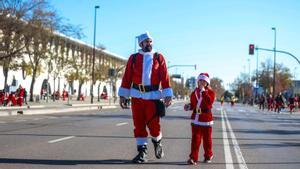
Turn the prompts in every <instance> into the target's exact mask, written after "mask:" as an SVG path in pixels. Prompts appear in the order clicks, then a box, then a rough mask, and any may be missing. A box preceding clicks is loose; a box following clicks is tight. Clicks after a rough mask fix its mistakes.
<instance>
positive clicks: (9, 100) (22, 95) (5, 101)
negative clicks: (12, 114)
mask: <svg viewBox="0 0 300 169" xmlns="http://www.w3.org/2000/svg"><path fill="white" fill-rule="evenodd" d="M26 98H27V91H26V90H25V88H23V87H22V85H19V88H18V89H17V90H16V91H14V92H13V91H12V92H9V90H8V86H6V87H5V89H4V90H0V105H3V106H17V105H18V106H22V105H23V104H24V103H25V104H27V99H26Z"/></svg>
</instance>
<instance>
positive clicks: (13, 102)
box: [0, 85, 108, 106]
mask: <svg viewBox="0 0 300 169" xmlns="http://www.w3.org/2000/svg"><path fill="white" fill-rule="evenodd" d="M75 93H76V91H75ZM47 97H48V93H47V90H45V89H41V92H40V99H44V100H45V98H47ZM68 97H69V92H68V91H67V90H66V89H63V91H62V94H60V92H59V91H55V92H53V94H52V95H51V98H52V99H55V100H59V99H62V100H63V101H66V100H68ZM85 98H86V97H85V95H84V94H83V93H81V94H80V96H79V99H80V101H84V100H85ZM100 98H101V99H108V96H107V93H105V92H103V93H101V95H100ZM23 104H26V105H27V90H26V89H25V88H23V87H22V85H19V88H18V89H17V90H15V91H10V90H9V86H6V87H5V88H4V89H3V90H0V106H22V105H23Z"/></svg>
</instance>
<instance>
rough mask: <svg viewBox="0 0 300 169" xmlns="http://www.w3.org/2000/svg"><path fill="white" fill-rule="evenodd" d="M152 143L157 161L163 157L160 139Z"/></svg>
mask: <svg viewBox="0 0 300 169" xmlns="http://www.w3.org/2000/svg"><path fill="white" fill-rule="evenodd" d="M152 143H153V145H154V152H155V157H156V158H157V159H161V158H162V157H164V151H163V148H162V144H161V139H160V140H159V141H155V140H154V139H152Z"/></svg>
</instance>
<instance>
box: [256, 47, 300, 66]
mask: <svg viewBox="0 0 300 169" xmlns="http://www.w3.org/2000/svg"><path fill="white" fill-rule="evenodd" d="M255 49H256V50H263V51H269V52H274V50H273V49H266V48H255ZM275 52H276V53H284V54H287V55H290V56H292V57H293V58H294V59H296V61H297V62H298V63H299V64H300V60H299V59H298V58H297V57H296V56H294V55H292V54H291V53H289V52H286V51H283V50H275Z"/></svg>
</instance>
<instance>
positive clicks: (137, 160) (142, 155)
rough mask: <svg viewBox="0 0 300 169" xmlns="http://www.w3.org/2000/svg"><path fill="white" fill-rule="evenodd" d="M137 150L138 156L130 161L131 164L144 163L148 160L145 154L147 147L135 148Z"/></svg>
mask: <svg viewBox="0 0 300 169" xmlns="http://www.w3.org/2000/svg"><path fill="white" fill-rule="evenodd" d="M137 150H138V152H139V153H138V155H136V156H135V157H134V158H133V159H132V162H133V163H138V164H140V163H144V162H147V161H148V159H147V154H148V151H147V145H139V146H137Z"/></svg>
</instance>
